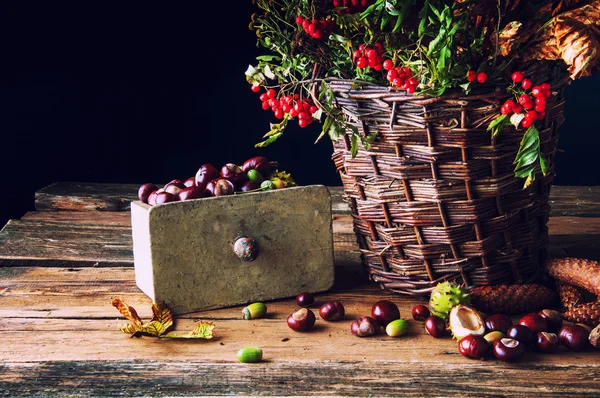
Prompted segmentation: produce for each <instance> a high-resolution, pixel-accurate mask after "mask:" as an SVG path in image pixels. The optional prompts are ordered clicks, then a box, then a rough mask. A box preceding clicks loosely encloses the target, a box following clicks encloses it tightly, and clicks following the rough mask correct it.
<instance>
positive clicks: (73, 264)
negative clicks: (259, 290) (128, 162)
mask: <svg viewBox="0 0 600 398" xmlns="http://www.w3.org/2000/svg"><path fill="white" fill-rule="evenodd" d="M137 187H138V185H136V184H124V185H110V184H75V183H57V184H53V185H51V186H49V187H47V188H44V189H42V190H41V191H39V192H38V193H37V194H36V209H37V211H34V212H29V213H27V214H25V215H24V216H23V218H22V219H20V220H11V221H10V222H9V223H8V224H7V225H6V226H5V227H4V229H3V230H2V231H1V232H0V266H1V267H0V318H1V319H0V331H1V332H2V344H0V392H3V393H4V395H5V396H58V395H79V396H115V395H124V396H163V395H171V396H172V395H177V396H189V395H250V394H264V395H329V396H340V395H345V396H347V395H359V396H423V395H427V396H432V395H433V396H455V395H460V396H506V395H523V396H533V395H536V396H561V397H563V396H567V395H577V396H586V395H589V396H592V395H596V396H597V395H598V394H600V350H598V351H587V352H581V353H573V352H570V351H567V350H566V349H564V348H561V349H560V351H559V353H558V354H555V355H541V354H533V353H529V354H528V355H527V356H526V358H525V359H524V360H523V361H522V362H520V363H516V364H504V363H501V362H498V361H496V360H483V361H482V360H469V359H466V358H464V357H463V356H461V355H460V354H459V353H458V352H457V348H456V342H455V341H454V340H452V339H451V338H449V337H448V338H443V339H434V338H432V337H430V336H428V335H427V334H426V333H425V331H424V329H423V326H422V324H421V323H419V322H414V321H411V324H412V326H411V332H410V334H409V335H407V336H404V337H401V338H391V337H388V336H385V335H380V336H377V337H371V338H362V339H361V338H357V337H354V336H352V335H351V334H350V332H349V324H350V320H351V319H353V318H354V317H357V316H360V315H368V314H369V312H370V307H371V305H372V303H374V302H375V301H377V300H380V299H384V298H385V299H391V300H393V301H395V302H396V303H397V304H398V306H399V307H400V310H401V314H402V315H403V317H404V318H406V319H408V318H410V309H411V308H412V306H413V305H415V304H417V303H421V302H425V300H419V299H416V298H402V297H399V296H395V295H392V294H389V293H387V292H386V291H382V290H381V289H379V287H378V286H377V285H375V284H373V283H372V282H369V281H368V280H367V279H366V274H365V273H364V272H363V270H362V268H361V266H360V263H359V261H358V255H357V247H356V243H355V238H354V234H353V231H352V226H351V219H350V216H349V214H348V209H347V207H345V206H344V204H343V203H342V202H341V201H340V191H339V188H332V192H333V193H334V211H335V216H334V234H335V239H334V240H335V250H336V284H335V287H334V288H333V289H332V290H331V291H330V292H328V293H325V294H319V295H318V296H317V303H323V302H325V301H326V300H333V299H335V300H340V301H341V302H343V303H344V304H345V306H346V311H347V320H346V321H343V322H337V323H326V322H323V321H320V320H319V321H317V325H316V326H315V328H314V330H313V331H311V332H309V333H296V332H293V331H291V330H290V329H289V328H288V327H287V325H286V322H285V319H286V317H287V315H288V314H290V313H291V312H292V311H293V310H294V308H295V303H294V301H293V299H287V300H278V301H274V302H269V303H268V308H269V313H270V316H269V317H268V318H266V319H258V320H253V321H244V320H242V319H241V308H242V306H239V307H235V308H226V309H220V310H213V311H206V312H199V313H194V314H189V315H182V316H179V317H177V320H176V325H175V328H176V329H177V330H182V331H185V330H191V328H192V326H193V325H194V323H195V322H197V321H199V320H201V319H202V320H210V321H213V322H215V323H216V328H215V331H214V332H215V336H216V337H215V338H214V339H213V340H207V341H205V340H202V341H173V340H168V339H154V338H149V337H143V338H140V339H136V338H130V337H129V336H128V335H126V334H123V333H121V332H120V331H119V330H118V329H117V325H118V324H119V323H121V322H123V318H122V317H121V316H120V314H119V313H118V312H117V311H116V309H115V308H113V307H112V306H111V299H113V298H115V297H121V298H123V299H124V300H125V301H126V302H128V303H129V304H131V305H133V306H134V307H135V308H136V309H137V310H138V311H139V313H140V315H141V316H142V318H144V319H147V318H148V317H149V316H150V315H151V312H150V305H151V302H150V300H149V299H148V298H147V297H146V296H145V295H144V294H143V293H142V292H141V291H140V290H139V289H138V288H137V287H136V285H135V281H134V271H133V267H132V265H133V257H132V252H131V236H130V233H131V230H130V221H129V212H128V203H129V201H130V200H131V199H132V198H133V197H134V196H135V192H136V190H137ZM599 194H600V188H598V187H554V188H553V191H552V198H551V199H552V218H551V220H550V233H551V245H552V248H551V250H552V253H553V254H554V255H561V256H565V255H569V256H585V257H588V258H591V259H596V260H600V248H599V247H598V244H599V243H598V242H599V239H598V238H599V237H600V200H599V198H600V196H599ZM59 209H62V210H73V211H53V210H59ZM96 210H99V211H96ZM246 345H258V346H260V347H261V348H262V349H263V352H264V361H263V362H261V363H258V364H243V363H240V362H238V360H237V359H236V352H237V350H238V349H239V348H240V347H243V346H246Z"/></svg>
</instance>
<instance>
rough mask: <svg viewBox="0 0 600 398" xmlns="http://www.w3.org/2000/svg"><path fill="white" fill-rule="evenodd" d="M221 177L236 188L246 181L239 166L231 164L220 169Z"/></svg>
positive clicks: (246, 178) (246, 177)
mask: <svg viewBox="0 0 600 398" xmlns="http://www.w3.org/2000/svg"><path fill="white" fill-rule="evenodd" d="M221 177H223V178H224V179H226V180H229V181H231V182H232V183H233V185H235V186H236V187H241V186H242V185H244V183H245V182H246V181H248V176H247V175H246V173H244V172H243V171H242V169H241V168H240V166H238V165H236V164H233V163H227V164H226V165H225V166H223V167H222V168H221Z"/></svg>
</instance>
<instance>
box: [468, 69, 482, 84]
mask: <svg viewBox="0 0 600 398" xmlns="http://www.w3.org/2000/svg"><path fill="white" fill-rule="evenodd" d="M486 80H487V73H485V72H477V71H475V70H470V71H469V72H467V81H468V82H470V83H473V82H474V81H477V82H478V83H485V82H486Z"/></svg>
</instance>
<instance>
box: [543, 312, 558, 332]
mask: <svg viewBox="0 0 600 398" xmlns="http://www.w3.org/2000/svg"><path fill="white" fill-rule="evenodd" d="M538 314H540V315H541V316H542V318H545V319H546V321H547V322H548V331H549V332H552V333H557V332H558V331H559V330H560V328H561V327H562V324H563V319H562V315H560V312H558V311H556V310H547V309H546V310H541V311H540V312H538Z"/></svg>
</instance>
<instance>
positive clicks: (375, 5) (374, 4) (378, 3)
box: [360, 0, 385, 19]
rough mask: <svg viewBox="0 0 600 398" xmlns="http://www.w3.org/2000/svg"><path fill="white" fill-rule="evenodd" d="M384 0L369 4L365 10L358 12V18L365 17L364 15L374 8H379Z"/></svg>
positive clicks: (367, 14) (366, 15)
mask: <svg viewBox="0 0 600 398" xmlns="http://www.w3.org/2000/svg"><path fill="white" fill-rule="evenodd" d="M384 1H385V0H377V1H376V2H375V3H373V4H371V5H370V6H369V7H368V8H367V9H366V10H364V11H363V12H362V13H361V14H360V19H365V18H366V17H368V16H369V14H371V13H372V12H373V11H375V9H381V5H382V4H383V2H384Z"/></svg>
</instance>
